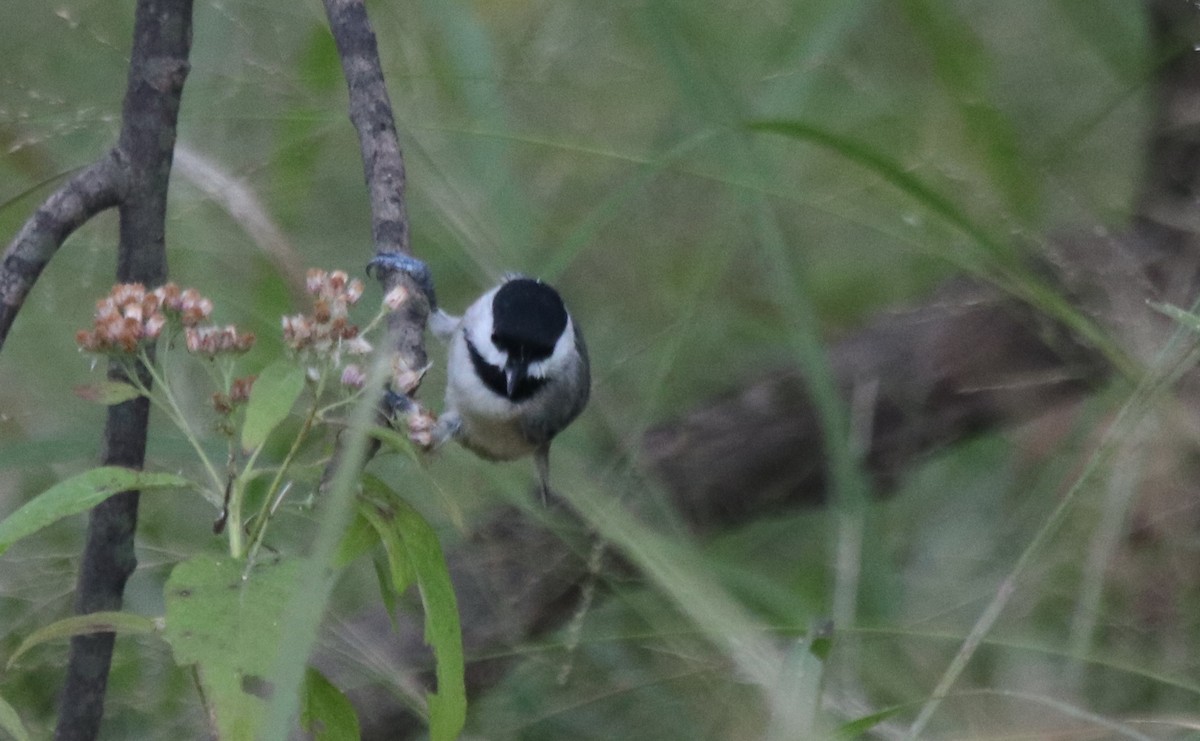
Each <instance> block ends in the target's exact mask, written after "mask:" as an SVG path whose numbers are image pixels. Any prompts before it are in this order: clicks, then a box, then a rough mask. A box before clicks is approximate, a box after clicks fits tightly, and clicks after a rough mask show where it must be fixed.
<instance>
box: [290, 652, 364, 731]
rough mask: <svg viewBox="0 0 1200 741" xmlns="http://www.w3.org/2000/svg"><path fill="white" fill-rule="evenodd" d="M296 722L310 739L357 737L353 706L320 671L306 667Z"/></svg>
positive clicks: (356, 723)
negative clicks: (298, 716) (298, 715)
mask: <svg viewBox="0 0 1200 741" xmlns="http://www.w3.org/2000/svg"><path fill="white" fill-rule="evenodd" d="M300 723H301V725H302V726H303V727H304V730H306V731H308V732H309V733H310V734H311V736H310V738H312V739H313V741H358V739H359V730H358V715H356V714H355V712H354V706H353V705H351V704H350V701H349V700H347V699H346V696H345V695H343V694H342V691H341V690H339V689H338V688H337V687H335V686H333V683H332V682H330V681H329V680H328V679H326V678H325V675H323V674H321V672H319V671H317V670H316V669H313V668H312V667H309V668H308V671H307V672H306V673H305V675H304V698H303V700H302V702H301V704H300Z"/></svg>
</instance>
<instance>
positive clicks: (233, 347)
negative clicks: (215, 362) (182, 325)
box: [184, 324, 254, 358]
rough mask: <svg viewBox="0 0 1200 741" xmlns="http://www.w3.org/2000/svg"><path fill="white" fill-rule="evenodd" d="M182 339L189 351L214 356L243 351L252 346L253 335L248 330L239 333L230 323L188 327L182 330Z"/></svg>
mask: <svg viewBox="0 0 1200 741" xmlns="http://www.w3.org/2000/svg"><path fill="white" fill-rule="evenodd" d="M184 340H185V341H186V342H187V349H188V352H190V353H195V354H197V355H205V356H207V357H210V358H211V357H215V356H217V355H220V354H221V353H227V352H232V353H244V352H246V351H247V350H249V349H250V348H252V347H254V335H253V334H252V333H250V332H246V333H240V332H238V328H237V327H235V326H234V325H232V324H227V325H225V326H224V327H215V326H209V327H188V328H187V329H185V330H184Z"/></svg>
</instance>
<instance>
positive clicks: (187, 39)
mask: <svg viewBox="0 0 1200 741" xmlns="http://www.w3.org/2000/svg"><path fill="white" fill-rule="evenodd" d="M191 36H192V3H191V0H139V2H138V5H137V10H136V15H135V19H134V37H133V49H132V52H131V54H130V62H129V79H128V85H127V88H126V92H125V104H124V109H123V112H122V116H123V120H122V128H121V136H120V141H119V143H118V145H117V149H118V151H119V152H120V158H121V159H122V160H123V162H124V163H125V165H126V167H127V177H126V180H125V183H126V188H125V192H124V194H123V196H124V197H123V198H122V199H121V201H120V204H119V208H120V244H119V247H118V253H117V280H118V281H120V282H126V283H128V282H138V283H143V284H145V285H147V286H153V285H157V284H159V283H162V282H163V280H165V279H166V275H167V260H166V239H165V233H166V209H167V186H168V183H169V180H170V174H171V157H172V152H173V150H174V147H175V126H176V121H177V119H178V115H179V104H180V99H181V97H182V94H183V83H184V80H185V79H186V77H187V72H188V52H189V50H190V48H191ZM121 373H122V372H121V371H120V370H119V369H118V368H117V367H115V366H110V369H109V376H110V377H112V378H120V377H121ZM139 373H142V374H144V373H145V372H144V370H143V369H139ZM149 381H150V379H149V377H147V376H145V375H143V378H142V382H143V383H145V384H149ZM149 409H150V407H149V401H148V400H147V399H146V398H144V397H142V398H138V399H134V400H132V401H128V402H125V403H123V404H117V405H114V406H111V407H109V410H108V420H107V422H106V424H105V427H104V451H103V455H102V459H103V462H104V463H105V464H110V465H119V466H128V467H131V468H141V467H142V464H143V462H144V459H145V454H146V433H147V423H148V419H149ZM137 507H138V492H136V491H126V492H122V493H120V494H118V495H117V496H114V497H112V498H110V499H108V500H107V501H105V502H104V503H102V504H100V505H98V506H97V507H96V508H95V509H93V510H92V513H91V516H90V518H89V520H88V535H87V544H86V546H85V548H84V554H83V562H82V564H81V566H80V570H79V580H78V586H77V589H76V595H75V599H76V605H75V607H76V611H77V612H79V613H81V614H82V613H88V612H95V611H97V610H116V609H120V606H121V601H122V595H123V593H124V590H125V582H126V580H127V579H128V578H129V575H130V574H132V573H133V570H134V568H135V567H136V566H137V560H136V558H135V557H134V551H133V541H134V533H135V530H136V528H137ZM114 638H115V636H114V634H112V633H97V634H95V635H89V636H76V637H74V638H73V639H72V640H71V654H70V660H69V663H68V666H67V681H66V685H65V687H64V689H63V695H62V698H61V702H60V704H59V716H58V724H57V726H56V728H55V734H54V737H55V738H56V739H60V740H66V739H71V740H74V739H79V740H81V741H83V740H87V739H94V738H96V736H97V734H98V733H99V729H100V720H101V718H102V716H103V712H104V695H105V690H106V688H107V683H108V672H109V667H110V665H111V662H112V648H113V641H114Z"/></svg>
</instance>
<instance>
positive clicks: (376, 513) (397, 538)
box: [359, 502, 417, 594]
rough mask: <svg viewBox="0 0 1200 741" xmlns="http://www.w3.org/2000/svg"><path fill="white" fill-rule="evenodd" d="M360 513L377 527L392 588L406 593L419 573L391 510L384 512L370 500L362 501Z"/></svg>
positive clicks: (399, 592)
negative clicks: (409, 555)
mask: <svg viewBox="0 0 1200 741" xmlns="http://www.w3.org/2000/svg"><path fill="white" fill-rule="evenodd" d="M359 514H360V515H362V517H363V518H364V519H365V520H366V521H367V522H369V523H370V524H371V527H373V528H375V532H376V533H378V535H379V540H380V541H381V542H382V543H383V550H384V552H385V553H387V564H388V573H389V574H390V576H391V583H392V590H393V591H394V592H395V593H396V594H404V593H405V592H406V591H408V588H409V587H410V586H412V583H413V582H414V581H416V578H417V575H416V572H415V570H414V568H413V563H412V560H411V559H410V558H409V557H408V549H407V547H406V546H405V544H404V539H403V538H402V537H401V535H400V532H399V531H398V530H397V529H396V526H395V524H394V523H393V522H392V521H391V516H392V513H391V512H387V514H383V513H382V512H381V511H380V510H379V508H377V507H376V506H375V505H373V504H371V503H370V502H362V503H361V506H360V507H359Z"/></svg>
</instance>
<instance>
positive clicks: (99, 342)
mask: <svg viewBox="0 0 1200 741" xmlns="http://www.w3.org/2000/svg"><path fill="white" fill-rule="evenodd" d="M212 309H213V305H212V301H209V300H208V299H207V298H204V297H203V296H201V295H200V292H199V291H197V290H196V289H194V288H188V289H186V290H180V288H179V286H177V285H175V284H174V283H167V284H166V285H163V286H159V287H158V288H156V289H154V290H153V291H147V290H146V287H145V286H143V285H142V284H141V283H118V284H117V285H115V286H113V289H112V291H111V292H109V294H108V295H107V296H105V297H104V298H102V299H100V300H99V301H97V302H96V311H95V314H94V315H93V326H92V329H91V330H86V329H81V330H79V331H78V332H76V333H75V342H76V343H78V344H79V347H80V348H81V349H83V350H86V351H88V352H97V353H133V352H136V351H137V349H138V346H139V345H141V344H142V343H150V342H153V341H154V340H156V339H158V336H159V334H161V333H162V330H163V327H165V326H166V325H167V321H168V319H177V320H178V321H179V322H180V323H181V324H182V325H183V326H184V327H195V326H196V325H198V324H200V323H201V322H203V321H204V320H206V319H208V317H209V315H210V314H212ZM250 342H251V343H253V342H254V339H253V337H251V339H250Z"/></svg>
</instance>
